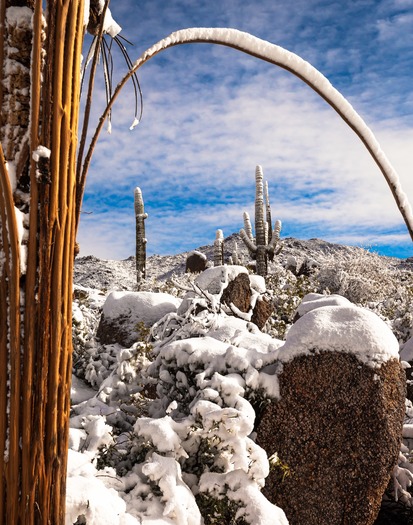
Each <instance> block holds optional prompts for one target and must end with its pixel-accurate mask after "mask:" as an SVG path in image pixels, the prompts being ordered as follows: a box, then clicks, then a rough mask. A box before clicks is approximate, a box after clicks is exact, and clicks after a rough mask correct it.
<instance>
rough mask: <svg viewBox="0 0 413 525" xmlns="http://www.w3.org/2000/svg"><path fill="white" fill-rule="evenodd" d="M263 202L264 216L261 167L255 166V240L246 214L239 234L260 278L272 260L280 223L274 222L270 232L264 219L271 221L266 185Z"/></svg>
mask: <svg viewBox="0 0 413 525" xmlns="http://www.w3.org/2000/svg"><path fill="white" fill-rule="evenodd" d="M265 200H266V206H265V209H266V214H264V176H263V171H262V167H261V166H257V167H256V170H255V239H254V237H253V234H252V226H251V220H250V217H249V215H248V213H247V212H244V228H243V229H241V230H240V232H239V233H240V235H241V239H242V240H243V241H244V244H245V246H246V247H247V248H248V251H249V253H250V255H251V257H252V258H253V259H255V260H256V265H257V274H258V275H262V276H266V275H267V271H268V259H269V260H270V261H271V260H272V259H273V258H274V254H275V248H276V246H277V244H278V242H279V240H280V232H281V221H276V223H275V226H274V230H272V227H271V224H268V222H267V220H266V219H265V215H266V217H267V218H269V219H271V209H270V203H269V197H268V185H266V199H265ZM268 239H270V240H269V241H268Z"/></svg>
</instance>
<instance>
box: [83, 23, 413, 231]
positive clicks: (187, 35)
mask: <svg viewBox="0 0 413 525" xmlns="http://www.w3.org/2000/svg"><path fill="white" fill-rule="evenodd" d="M191 43H208V44H218V45H223V46H228V47H231V48H233V49H237V50H238V51H242V52H244V53H246V54H248V55H251V56H254V57H256V58H259V59H260V60H264V61H266V62H269V63H270V64H274V65H276V66H279V67H281V68H283V69H285V70H286V71H289V72H290V73H292V74H293V75H295V76H296V77H298V78H300V79H301V80H302V81H303V82H305V83H306V84H307V85H308V86H310V87H311V89H313V90H314V91H315V92H316V93H318V94H319V95H320V97H322V98H323V99H324V100H325V101H326V102H327V103H328V104H329V105H330V106H331V107H332V108H333V109H334V110H335V111H336V112H337V113H338V115H339V116H340V117H341V118H342V119H343V120H344V122H346V124H347V125H348V126H349V127H350V128H351V129H352V130H353V131H354V132H355V133H356V135H357V136H358V137H359V139H360V140H361V142H362V143H363V144H364V146H365V147H366V149H367V151H368V152H369V153H370V155H371V156H372V158H373V160H374V161H375V163H376V164H377V166H378V167H379V169H380V171H381V172H382V174H383V175H384V178H385V179H386V182H387V184H388V186H389V188H390V190H391V192H392V194H393V197H394V199H395V201H396V204H397V207H398V208H399V211H400V213H401V214H402V217H403V219H404V222H405V223H406V226H407V229H408V231H409V234H410V237H411V238H412V240H413V214H412V209H411V206H410V204H409V202H408V199H407V196H406V194H405V193H404V191H403V189H402V187H401V184H400V180H399V177H398V175H397V173H396V171H395V169H394V168H393V166H392V165H391V163H390V161H389V160H388V159H387V157H386V155H385V154H384V152H383V151H382V149H381V147H380V144H379V143H378V141H377V139H376V138H375V136H374V134H373V132H372V131H371V130H370V129H369V128H368V126H367V125H366V123H365V122H364V120H363V119H362V118H361V117H360V115H359V114H358V113H357V112H356V111H355V110H354V109H353V107H352V106H351V104H350V103H349V102H348V101H347V100H346V99H345V98H344V97H343V95H342V94H341V93H340V92H339V91H337V89H335V88H334V87H333V86H332V85H331V83H330V82H329V81H328V80H327V78H326V77H325V76H324V75H322V74H321V73H320V72H319V71H318V70H317V69H316V68H314V67H313V66H312V65H311V64H309V63H308V62H306V61H305V60H303V59H302V58H301V57H299V56H298V55H296V54H294V53H292V52H290V51H287V50H286V49H283V48H282V47H280V46H277V45H275V44H271V43H269V42H266V41H264V40H261V39H259V38H257V37H254V36H252V35H250V34H248V33H244V32H242V31H238V30H236V29H223V28H213V29H211V28H191V29H183V30H180V31H176V32H175V33H172V34H171V35H170V36H169V37H167V38H165V39H163V40H160V41H159V42H158V43H156V44H155V45H154V46H152V47H151V48H149V49H148V50H146V51H145V52H144V53H143V54H142V55H141V56H140V57H139V58H138V60H137V61H136V62H135V63H134V65H133V68H131V69H130V70H129V72H128V73H127V74H126V75H125V76H124V77H123V78H122V80H121V81H120V82H119V84H118V85H117V87H116V89H115V91H114V93H113V96H112V98H111V100H110V102H109V104H108V105H107V107H106V109H105V111H104V112H103V113H102V115H101V117H100V120H99V123H98V125H97V127H96V130H95V133H94V135H93V137H92V140H91V143H90V146H89V149H88V152H87V154H86V156H85V161H84V163H83V166H82V167H81V170H82V177H81V185H80V188H79V191H80V193H81V196H83V192H84V186H85V178H86V173H87V171H88V168H89V165H90V161H91V158H92V154H93V150H94V148H95V146H96V142H97V139H98V137H99V135H100V132H101V130H102V127H103V123H104V121H105V119H106V118H107V116H108V114H109V112H110V110H111V108H112V106H113V103H114V102H115V100H116V98H117V97H118V96H119V93H120V92H121V90H122V88H123V86H124V85H125V84H126V82H127V81H128V80H129V79H130V78H131V76H132V75H133V74H134V73H136V71H137V70H138V69H139V68H140V67H142V66H143V64H145V63H146V62H147V61H148V60H150V59H151V58H152V57H154V56H155V55H157V54H158V53H160V52H161V51H164V50H165V49H169V48H171V47H174V46H178V45H182V44H191Z"/></svg>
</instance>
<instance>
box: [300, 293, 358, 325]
mask: <svg viewBox="0 0 413 525" xmlns="http://www.w3.org/2000/svg"><path fill="white" fill-rule="evenodd" d="M351 304H352V303H351V302H350V301H349V300H348V299H346V298H345V297H343V296H342V295H338V294H331V295H324V294H321V293H309V294H307V295H305V296H304V297H303V300H302V301H301V303H300V304H299V306H298V308H297V310H296V312H295V315H294V320H295V321H296V320H297V319H299V318H300V317H302V316H303V315H304V314H306V313H308V312H311V310H314V309H315V308H320V307H321V306H347V305H351Z"/></svg>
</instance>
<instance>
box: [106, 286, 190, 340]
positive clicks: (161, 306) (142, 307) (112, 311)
mask: <svg viewBox="0 0 413 525" xmlns="http://www.w3.org/2000/svg"><path fill="white" fill-rule="evenodd" d="M180 303H181V300H180V299H177V298H176V297H174V296H172V295H169V294H165V293H153V292H111V293H110V294H109V295H108V297H107V299H106V302H105V304H104V305H103V311H102V316H101V319H100V323H99V326H98V329H97V332H96V337H97V338H98V340H99V342H100V343H101V344H103V345H108V344H114V343H118V344H120V345H121V346H123V347H125V348H128V347H130V346H131V345H132V344H133V343H135V342H136V341H139V340H142V336H144V335H145V334H142V333H141V332H142V329H143V330H145V329H146V328H149V327H150V326H152V325H153V324H154V323H156V322H157V321H159V319H161V318H162V317H163V316H164V315H166V314H168V313H170V312H176V311H177V309H178V307H179V305H180ZM139 323H142V324H141V325H140V324H139Z"/></svg>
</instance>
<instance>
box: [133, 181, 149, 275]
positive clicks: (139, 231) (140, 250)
mask: <svg viewBox="0 0 413 525" xmlns="http://www.w3.org/2000/svg"><path fill="white" fill-rule="evenodd" d="M147 217H148V214H147V213H145V209H144V204H143V197H142V190H141V189H140V188H135V219H136V281H137V283H138V284H140V283H141V281H142V279H145V278H146V243H147V240H146V237H145V219H147Z"/></svg>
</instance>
